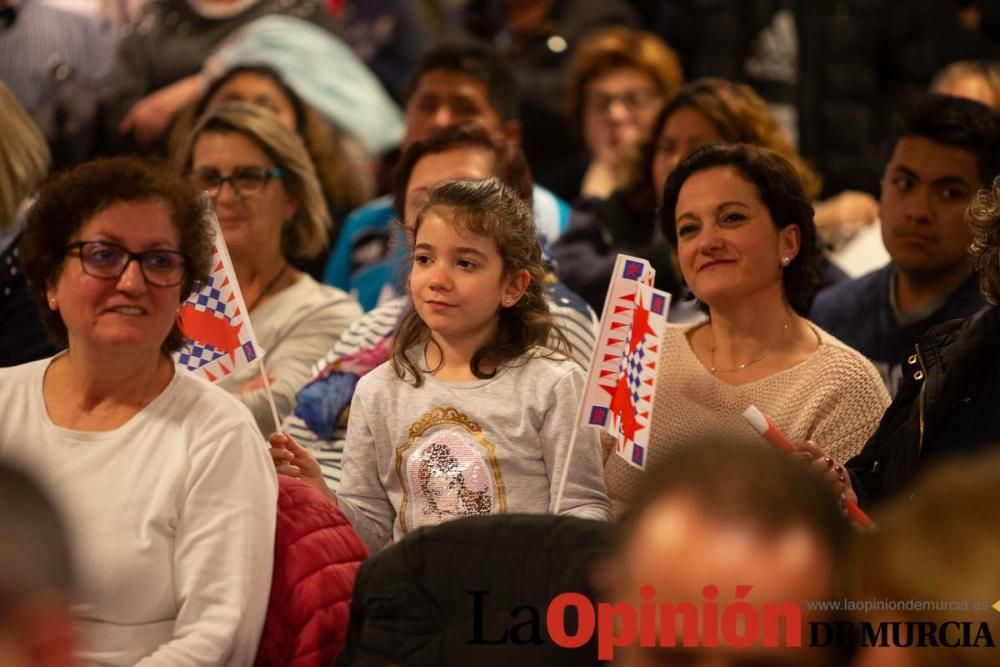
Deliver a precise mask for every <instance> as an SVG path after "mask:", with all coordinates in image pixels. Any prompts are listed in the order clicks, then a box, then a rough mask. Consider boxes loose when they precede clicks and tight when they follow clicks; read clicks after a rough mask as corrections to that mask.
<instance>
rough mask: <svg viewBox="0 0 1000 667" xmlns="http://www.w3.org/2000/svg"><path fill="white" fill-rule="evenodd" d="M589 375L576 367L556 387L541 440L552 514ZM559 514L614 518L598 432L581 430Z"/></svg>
mask: <svg viewBox="0 0 1000 667" xmlns="http://www.w3.org/2000/svg"><path fill="white" fill-rule="evenodd" d="M585 382H586V376H585V375H584V374H583V371H582V370H580V369H579V368H576V367H574V368H573V369H572V371H571V372H569V373H567V374H566V375H564V376H563V377H562V378H560V379H559V381H558V382H557V383H556V384H555V386H554V387H553V391H552V392H551V393H550V395H549V397H548V398H549V404H548V409H547V410H546V413H545V419H544V421H543V423H542V429H541V432H540V433H539V437H540V438H541V441H542V456H543V457H544V458H545V471H546V473H547V474H548V476H549V511H550V512H555V509H556V507H555V504H556V495H557V493H558V492H559V481H560V480H561V479H562V474H563V468H564V467H565V466H566V460H567V455H569V454H570V452H569V445H570V438H571V437H572V433H573V423H574V422H575V421H576V412H577V407H578V406H579V403H580V396H581V395H582V393H583V385H584V383H585ZM559 513H560V514H571V515H573V516H578V517H582V518H585V519H599V520H603V521H607V520H609V519H610V518H611V503H610V502H609V501H608V494H607V490H606V489H605V486H604V467H603V465H602V455H601V444H600V441H599V439H598V437H597V431H595V430H594V429H592V428H580V429H578V431H577V436H576V443H575V445H574V447H573V452H572V459H571V460H570V467H569V472H568V474H567V476H566V488H565V490H564V491H563V497H562V505H561V506H560V509H559Z"/></svg>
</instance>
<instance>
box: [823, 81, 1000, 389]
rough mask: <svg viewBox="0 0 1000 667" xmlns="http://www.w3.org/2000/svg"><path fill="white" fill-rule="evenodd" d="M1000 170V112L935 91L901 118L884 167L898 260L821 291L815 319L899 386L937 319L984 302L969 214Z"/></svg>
mask: <svg viewBox="0 0 1000 667" xmlns="http://www.w3.org/2000/svg"><path fill="white" fill-rule="evenodd" d="M998 174H1000V113H997V112H996V111H994V110H992V109H989V108H987V107H985V106H983V105H981V104H979V103H977V102H972V101H970V100H964V99H958V98H954V97H944V96H928V97H926V98H924V99H923V100H921V101H920V102H919V103H917V104H915V105H914V106H912V107H910V108H908V109H907V110H906V111H904V112H903V113H902V114H901V115H900V116H899V118H898V122H897V130H896V138H895V140H894V141H893V143H892V153H891V155H890V157H889V160H888V162H887V163H886V166H885V172H884V174H883V176H882V195H881V200H880V205H881V218H882V239H883V241H884V242H885V246H886V248H887V249H888V251H889V255H890V257H891V258H892V261H891V262H890V263H889V264H887V265H886V266H884V267H883V268H881V269H877V270H875V271H873V272H871V273H869V274H867V275H864V276H862V277H860V278H857V279H856V280H851V281H846V282H842V283H838V284H836V285H834V286H833V287H830V288H829V289H827V290H824V291H822V292H820V293H819V294H818V295H817V296H816V300H815V301H814V302H813V307H812V311H811V313H810V319H811V320H812V321H813V322H815V323H816V324H817V325H819V326H820V327H822V328H823V329H825V330H826V331H828V332H829V333H831V334H833V335H834V336H836V337H837V338H839V339H840V340H842V341H843V342H845V343H847V344H848V345H850V346H851V347H853V348H854V349H856V350H858V351H859V352H861V353H862V354H863V355H865V356H866V357H868V359H870V360H871V361H872V363H874V364H875V365H876V367H878V369H879V372H880V373H882V377H883V379H884V380H885V381H886V386H887V387H888V388H889V392H890V394H892V393H894V392H895V390H896V389H897V387H898V385H899V381H900V379H901V376H902V374H903V373H904V372H905V371H906V369H907V368H908V366H909V365H910V364H907V358H908V357H909V355H910V354H911V350H912V348H913V344H914V342H915V341H916V339H917V338H918V337H919V336H921V335H922V334H924V333H925V332H926V331H927V330H928V329H930V328H931V327H933V326H935V325H938V324H941V323H943V322H947V321H948V320H951V319H955V318H962V317H968V316H970V315H972V314H973V313H975V312H976V311H977V310H979V309H980V308H982V306H983V305H984V303H985V302H984V301H983V298H982V295H981V294H980V292H979V288H978V285H977V280H976V276H975V273H974V268H973V262H972V257H971V256H970V255H969V253H968V246H969V241H970V240H971V239H970V234H969V230H968V228H967V227H966V224H965V220H964V215H965V210H966V208H967V206H968V204H969V201H970V200H971V199H972V196H973V195H974V194H975V193H976V191H977V190H979V189H980V188H982V187H984V186H987V185H989V184H990V183H992V182H993V179H994V178H995V177H996V176H997V175H998Z"/></svg>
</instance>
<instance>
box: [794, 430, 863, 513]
mask: <svg viewBox="0 0 1000 667" xmlns="http://www.w3.org/2000/svg"><path fill="white" fill-rule="evenodd" d="M795 449H796V455H797V456H798V457H799V458H801V459H802V460H803V461H805V462H806V463H808V464H809V466H810V467H811V468H812V469H813V470H815V471H816V472H817V473H818V474H819V475H820V476H821V477H822V478H823V479H825V480H826V482H827V483H828V484H829V485H830V486H831V487H832V488H833V491H834V493H836V494H837V495H838V496H840V497H841V498H842V499H844V500H850V501H853V502H855V503H856V502H858V496H857V494H856V493H854V488H853V487H852V486H851V476H850V475H849V474H847V470H846V469H845V468H844V466H843V465H841V464H840V463H837V462H836V461H834V460H833V459H831V458H830V457H829V456H827V455H826V453H824V452H823V450H822V449H820V448H819V446H817V445H816V443H815V442H812V441H811V440H809V441H806V442H803V443H799V444H798V445H796V447H795Z"/></svg>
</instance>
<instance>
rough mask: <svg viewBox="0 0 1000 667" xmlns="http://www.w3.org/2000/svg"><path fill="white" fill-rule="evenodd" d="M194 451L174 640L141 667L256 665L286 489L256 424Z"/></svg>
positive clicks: (222, 433) (179, 549)
mask: <svg viewBox="0 0 1000 667" xmlns="http://www.w3.org/2000/svg"><path fill="white" fill-rule="evenodd" d="M219 426H220V427H218V428H211V427H209V428H208V432H206V433H204V434H203V435H202V437H201V438H200V439H199V442H198V443H196V444H195V445H193V446H192V451H191V461H190V469H189V472H188V476H187V479H186V480H185V488H184V489H183V490H182V495H181V498H180V502H181V503H182V506H181V507H180V511H179V515H178V520H177V529H176V534H175V540H174V554H173V567H174V582H175V584H174V585H175V595H176V599H177V607H178V612H177V618H176V621H175V623H174V629H173V638H172V639H171V640H170V641H169V642H167V643H166V644H163V645H162V646H160V647H159V648H158V649H157V650H156V651H155V652H154V653H153V654H152V655H150V656H148V657H146V658H144V659H143V660H141V661H139V662H138V663H137V667H161V666H162V667H188V666H192V667H193V666H195V665H199V666H200V665H206V666H207V665H229V666H231V667H242V666H244V665H251V664H252V663H253V660H254V657H255V656H256V653H257V644H258V642H259V641H260V634H261V631H262V629H263V626H264V617H265V615H266V613H267V603H268V599H269V597H270V590H271V570H272V567H273V562H274V528H275V521H276V512H277V497H278V486H277V479H276V478H275V474H274V469H273V466H272V464H271V462H270V461H269V460H268V454H267V451H266V449H265V445H264V441H263V438H262V436H261V435H260V433H259V432H258V431H257V429H256V428H255V427H254V426H253V425H252V424H250V422H249V420H247V421H246V422H242V423H236V424H235V425H234V423H233V422H232V421H231V420H227V421H226V422H225V423H224V424H220V425H219Z"/></svg>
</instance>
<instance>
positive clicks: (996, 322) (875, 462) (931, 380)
mask: <svg viewBox="0 0 1000 667" xmlns="http://www.w3.org/2000/svg"><path fill="white" fill-rule="evenodd" d="M969 223H970V226H971V228H972V254H973V256H974V258H975V264H976V268H977V269H978V271H979V282H980V287H981V288H982V293H983V295H984V296H985V297H986V299H987V300H988V301H989V302H990V304H991V305H988V306H986V307H985V308H983V309H982V310H980V311H979V312H978V313H976V314H975V315H973V316H972V317H969V318H967V319H965V320H956V321H952V322H948V323H946V324H943V325H941V326H939V327H936V328H934V329H932V330H931V331H929V332H928V333H927V334H926V335H924V336H922V337H921V338H920V339H919V340H918V341H917V343H916V345H915V346H914V348H913V351H912V352H911V354H910V355H909V357H908V358H907V359H906V364H905V368H906V371H905V377H904V380H903V384H902V386H901V387H900V390H899V393H898V394H897V396H896V398H895V400H894V401H893V402H892V405H890V406H889V409H888V410H887V411H886V413H885V417H883V419H882V423H881V424H880V425H879V428H878V430H877V431H876V432H875V435H874V436H872V438H871V440H869V441H868V444H867V445H865V448H864V449H863V450H862V452H861V453H860V454H859V455H858V456H856V457H854V458H853V459H851V460H850V461H849V462H848V463H847V468H848V470H849V471H850V473H851V482H852V484H853V486H854V491H855V492H856V493H857V495H858V497H859V499H860V500H861V502H862V503H863V504H866V505H870V504H872V503H876V502H878V501H880V500H882V499H884V498H887V497H889V496H892V495H894V494H897V493H899V492H900V491H901V490H903V489H904V488H905V487H906V486H907V485H908V484H909V482H910V481H911V480H913V478H914V477H916V476H917V475H918V474H919V473H920V472H921V471H922V470H923V469H925V468H926V467H927V466H928V465H930V464H932V463H934V462H935V461H937V460H938V459H941V458H943V457H945V456H946V455H951V454H955V453H960V452H966V451H972V450H978V449H985V448H987V447H991V446H996V445H1000V409H998V408H1000V307H998V306H997V304H998V303H1000V182H998V183H994V185H993V187H992V188H991V189H990V190H988V191H984V192H982V193H980V195H979V196H978V197H977V198H976V199H975V201H974V202H973V204H972V206H971V207H970V209H969Z"/></svg>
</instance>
